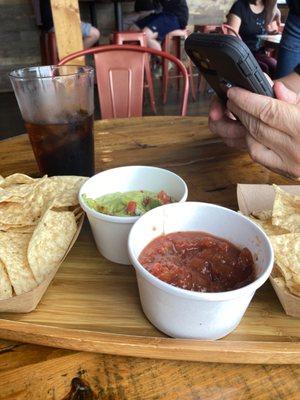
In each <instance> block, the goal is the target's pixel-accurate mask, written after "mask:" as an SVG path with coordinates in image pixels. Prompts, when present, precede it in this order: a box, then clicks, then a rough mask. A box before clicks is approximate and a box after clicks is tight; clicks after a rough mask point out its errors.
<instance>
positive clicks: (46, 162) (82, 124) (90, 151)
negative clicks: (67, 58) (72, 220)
mask: <svg viewBox="0 0 300 400" xmlns="http://www.w3.org/2000/svg"><path fill="white" fill-rule="evenodd" d="M9 77H10V80H11V83H12V86H13V89H14V92H15V95H16V98H17V101H18V104H19V107H20V110H21V114H22V117H23V119H24V122H25V127H26V131H27V133H28V135H29V139H30V142H31V145H32V149H33V152H34V155H35V158H36V161H37V163H38V166H39V170H40V172H41V173H42V174H48V175H50V176H51V175H83V176H91V175H93V174H94V138H93V122H94V71H93V68H91V67H85V66H74V65H67V66H62V67H57V66H51V65H50V66H41V67H29V68H22V69H18V70H15V71H12V72H11V73H10V74H9Z"/></svg>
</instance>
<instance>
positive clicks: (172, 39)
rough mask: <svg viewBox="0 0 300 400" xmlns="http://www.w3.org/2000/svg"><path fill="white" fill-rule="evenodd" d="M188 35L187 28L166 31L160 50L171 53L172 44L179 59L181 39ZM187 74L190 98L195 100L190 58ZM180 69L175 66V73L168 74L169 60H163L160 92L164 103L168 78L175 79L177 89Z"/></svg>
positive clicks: (166, 95)
mask: <svg viewBox="0 0 300 400" xmlns="http://www.w3.org/2000/svg"><path fill="white" fill-rule="evenodd" d="M188 35H189V32H188V30H187V29H177V30H175V31H172V32H170V33H168V34H167V35H166V37H165V39H164V41H163V43H162V50H163V51H164V52H166V53H172V45H173V48H174V50H173V51H174V53H175V56H176V57H177V58H178V59H179V60H180V59H181V39H182V38H183V39H186V38H187V37H188ZM187 70H188V75H189V79H190V87H191V94H192V98H193V100H194V101H195V100H196V93H195V85H194V75H193V64H192V61H191V60H190V59H188V66H187ZM179 73H180V71H179V68H178V67H177V73H176V74H175V75H170V72H169V61H168V60H167V59H166V60H164V61H163V74H162V78H163V88H162V94H163V103H164V104H165V103H166V102H167V97H168V86H169V80H170V78H172V79H174V78H175V79H176V80H177V89H179V85H180V74H179Z"/></svg>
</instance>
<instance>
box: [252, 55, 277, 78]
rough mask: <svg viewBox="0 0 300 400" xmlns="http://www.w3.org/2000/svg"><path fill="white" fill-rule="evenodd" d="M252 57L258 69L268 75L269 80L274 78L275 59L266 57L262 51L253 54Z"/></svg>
mask: <svg viewBox="0 0 300 400" xmlns="http://www.w3.org/2000/svg"><path fill="white" fill-rule="evenodd" d="M254 57H255V58H256V60H257V62H258V64H259V66H260V68H261V69H262V70H263V72H265V73H266V74H268V75H269V76H270V77H271V78H274V75H275V71H276V64H277V61H276V60H275V58H272V57H270V56H268V55H267V54H266V53H265V52H264V50H261V51H258V52H257V53H254Z"/></svg>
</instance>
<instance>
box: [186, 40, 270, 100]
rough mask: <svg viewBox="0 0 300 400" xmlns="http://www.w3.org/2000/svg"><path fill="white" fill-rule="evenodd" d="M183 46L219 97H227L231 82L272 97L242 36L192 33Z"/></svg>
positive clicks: (223, 98) (265, 80)
mask: <svg viewBox="0 0 300 400" xmlns="http://www.w3.org/2000/svg"><path fill="white" fill-rule="evenodd" d="M185 50H186V52H187V54H188V56H189V57H190V58H191V60H192V61H193V62H194V64H195V65H196V67H197V68H198V69H199V71H200V73H201V74H203V76H204V78H205V79H206V81H207V82H208V83H209V85H210V86H211V87H212V89H213V90H214V91H215V92H216V94H217V95H218V96H219V97H220V98H221V99H222V100H224V101H226V100H227V95H226V92H227V89H228V88H229V87H232V86H239V87H241V88H244V89H247V90H249V91H251V92H254V93H258V94H263V95H265V96H270V97H274V95H273V89H272V87H271V85H270V83H269V82H268V80H267V78H266V76H265V75H264V73H263V72H262V70H261V68H260V66H259V65H258V63H257V61H256V59H255V58H254V56H253V54H252V53H251V51H250V50H249V48H248V47H247V45H246V44H245V43H244V42H243V41H242V40H241V39H239V38H237V37H235V36H230V35H222V34H214V33H192V34H191V35H190V36H189V37H188V38H187V39H186V41H185Z"/></svg>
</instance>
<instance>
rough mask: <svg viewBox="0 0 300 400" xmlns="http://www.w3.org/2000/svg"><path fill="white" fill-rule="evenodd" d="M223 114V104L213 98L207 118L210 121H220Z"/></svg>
mask: <svg viewBox="0 0 300 400" xmlns="http://www.w3.org/2000/svg"><path fill="white" fill-rule="evenodd" d="M224 114H225V107H224V105H223V103H222V102H221V101H220V100H219V99H218V98H217V97H213V99H212V102H211V104H210V109H209V118H210V119H211V120H212V121H218V120H220V119H221V118H222V117H223V115H224Z"/></svg>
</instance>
